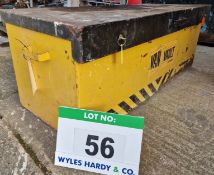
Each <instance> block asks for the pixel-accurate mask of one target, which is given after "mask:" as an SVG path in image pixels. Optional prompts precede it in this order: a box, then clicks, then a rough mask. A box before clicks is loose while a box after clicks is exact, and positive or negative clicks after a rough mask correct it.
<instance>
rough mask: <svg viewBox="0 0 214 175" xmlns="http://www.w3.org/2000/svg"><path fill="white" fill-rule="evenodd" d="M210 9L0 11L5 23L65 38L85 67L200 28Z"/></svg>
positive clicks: (194, 6) (102, 8)
mask: <svg viewBox="0 0 214 175" xmlns="http://www.w3.org/2000/svg"><path fill="white" fill-rule="evenodd" d="M207 10H209V6H207V5H185V6H184V5H142V6H118V7H115V6H114V7H81V8H46V9H39V8H38V9H17V10H14V9H13V10H1V11H0V15H1V17H2V20H3V21H4V22H5V23H11V24H15V25H17V26H21V27H24V28H28V29H31V30H34V31H38V32H42V33H46V34H49V35H52V36H56V37H60V38H64V39H67V40H70V41H71V42H72V53H73V58H74V59H75V60H76V61H77V62H79V63H85V62H89V61H92V60H94V59H98V58H100V57H103V56H106V55H109V54H112V53H115V52H117V51H119V50H120V46H119V45H118V43H117V40H118V37H119V35H120V34H122V35H123V36H124V37H125V38H126V45H125V46H124V49H126V48H130V47H133V46H135V45H138V44H141V43H144V42H148V41H151V40H153V39H155V38H159V37H161V36H164V35H167V34H170V33H172V32H176V31H178V30H181V29H183V28H186V27H189V26H192V25H197V24H199V23H200V22H201V20H202V18H203V16H204V15H205V14H206V13H207Z"/></svg>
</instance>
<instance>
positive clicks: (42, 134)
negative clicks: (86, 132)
mask: <svg viewBox="0 0 214 175" xmlns="http://www.w3.org/2000/svg"><path fill="white" fill-rule="evenodd" d="M131 114H132V115H139V116H144V117H145V130H144V138H143V145H142V154H141V165H140V174H141V175H153V174H154V175H156V174H157V175H163V174H164V175H170V174H173V175H177V174H178V175H182V174H184V175H187V174H188V175H195V174H200V175H211V174H214V48H210V47H204V46H198V48H197V54H196V58H195V62H194V64H193V66H192V67H190V68H188V69H187V70H186V71H184V72H182V73H180V74H179V75H177V76H176V77H174V78H173V79H172V80H171V81H169V82H168V83H167V84H166V85H165V86H164V87H162V88H161V89H160V91H159V92H158V93H157V94H155V95H154V96H153V97H152V98H150V99H149V100H148V101H147V102H145V103H144V104H142V105H141V106H139V107H138V108H137V109H136V110H134V111H133V112H131ZM55 141H56V131H55V130H53V129H52V128H50V127H49V126H47V125H46V124H44V123H43V122H42V121H41V120H39V119H38V118H36V117H35V116H34V115H33V114H32V113H30V112H29V111H27V110H25V109H24V108H22V107H21V105H20V103H19V99H18V94H17V87H16V81H15V78H14V73H13V67H12V62H11V56H10V53H9V48H7V47H6V48H0V175H7V174H8V175H11V174H14V175H16V174H18V175H19V174H26V175H28V174H39V175H40V174H59V175H61V174H65V175H66V174H72V175H73V174H74V175H75V174H76V175H86V174H87V175H88V174H94V173H88V172H84V171H77V170H72V169H67V168H61V167H56V166H54V165H53V160H54V151H55Z"/></svg>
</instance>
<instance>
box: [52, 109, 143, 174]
mask: <svg viewBox="0 0 214 175" xmlns="http://www.w3.org/2000/svg"><path fill="white" fill-rule="evenodd" d="M143 128H144V118H142V117H133V116H128V115H117V114H111V113H104V112H96V111H89V110H82V109H74V108H67V107H60V108H59V121H58V133H57V148H56V153H55V165H59V166H63V167H69V168H75V169H81V170H86V171H91V172H96V173H101V174H109V175H114V174H115V175H138V171H139V162H140V153H141V142H142V136H143Z"/></svg>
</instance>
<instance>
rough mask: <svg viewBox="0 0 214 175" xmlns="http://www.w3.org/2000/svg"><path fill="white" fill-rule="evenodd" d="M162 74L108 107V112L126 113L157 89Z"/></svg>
mask: <svg viewBox="0 0 214 175" xmlns="http://www.w3.org/2000/svg"><path fill="white" fill-rule="evenodd" d="M161 80H162V76H161V77H158V78H157V79H156V80H155V81H154V82H152V83H149V84H148V85H147V86H146V87H144V88H142V89H140V90H139V91H138V92H136V93H135V94H133V95H131V96H130V97H129V98H127V99H125V100H124V101H122V102H121V103H119V104H118V106H116V107H114V108H113V109H110V110H109V111H108V112H109V113H119V114H127V113H128V112H130V111H131V110H133V109H134V108H136V107H137V106H138V105H139V104H141V103H142V102H144V101H145V100H147V99H148V98H149V97H151V96H152V95H153V94H154V93H155V92H157V91H158V89H159V87H160V84H161V83H162V81H161Z"/></svg>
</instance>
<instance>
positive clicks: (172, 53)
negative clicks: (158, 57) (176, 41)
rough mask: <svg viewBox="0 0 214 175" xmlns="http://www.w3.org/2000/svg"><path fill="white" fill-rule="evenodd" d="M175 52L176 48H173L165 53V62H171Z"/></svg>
mask: <svg viewBox="0 0 214 175" xmlns="http://www.w3.org/2000/svg"><path fill="white" fill-rule="evenodd" d="M174 51H175V46H174V47H171V48H169V49H167V50H165V51H164V61H166V60H169V59H170V58H172V57H173V55H174Z"/></svg>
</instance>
